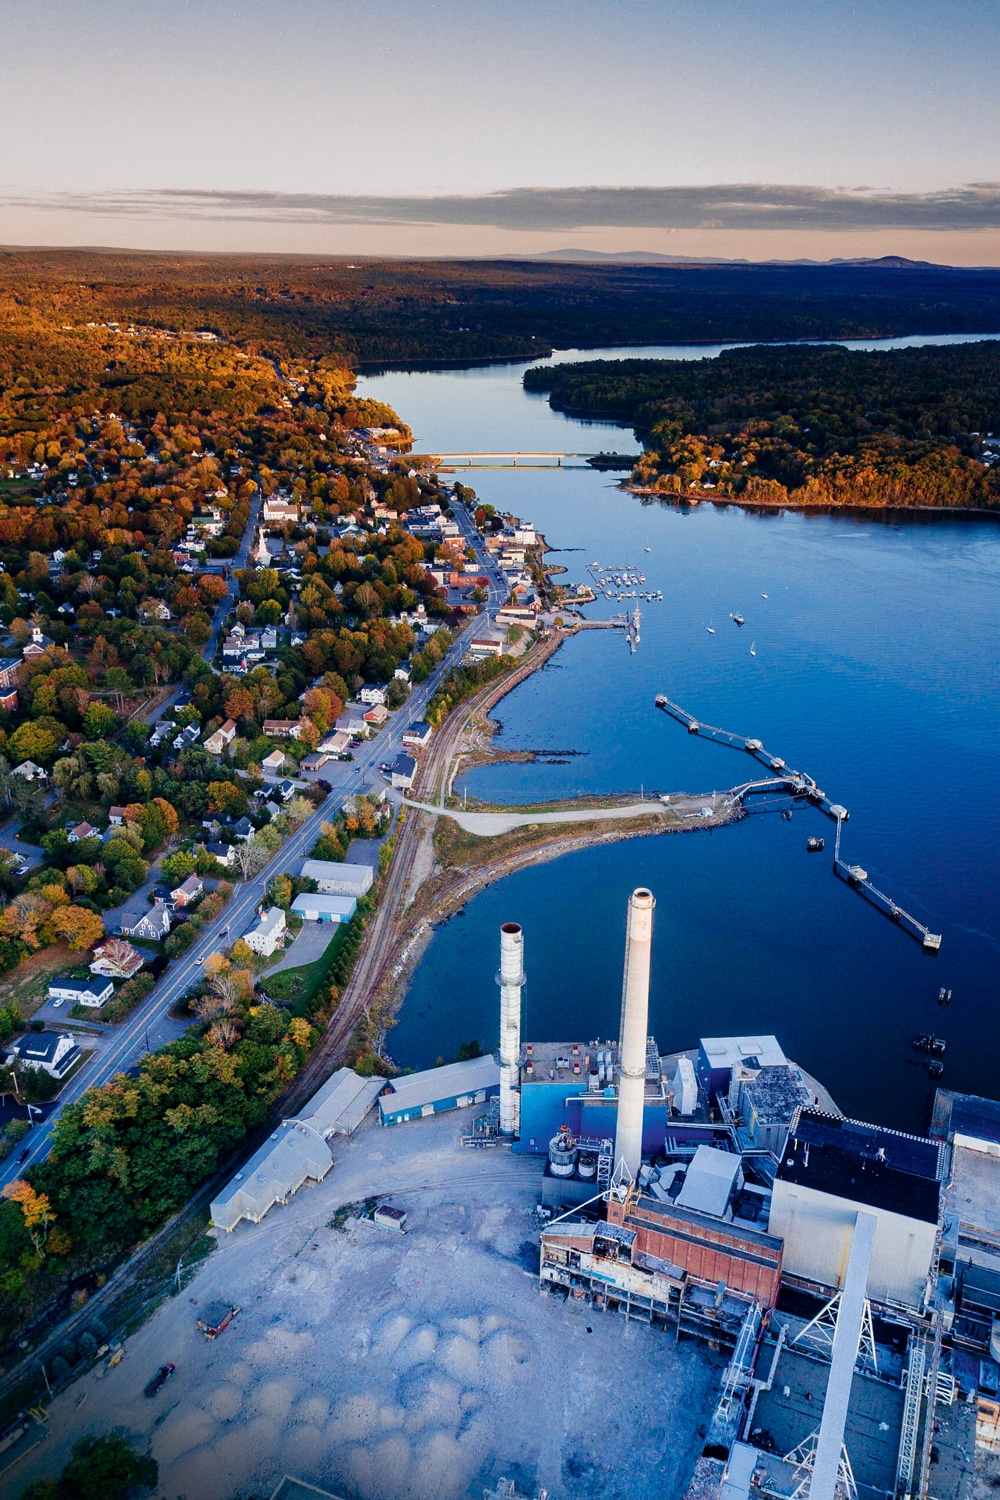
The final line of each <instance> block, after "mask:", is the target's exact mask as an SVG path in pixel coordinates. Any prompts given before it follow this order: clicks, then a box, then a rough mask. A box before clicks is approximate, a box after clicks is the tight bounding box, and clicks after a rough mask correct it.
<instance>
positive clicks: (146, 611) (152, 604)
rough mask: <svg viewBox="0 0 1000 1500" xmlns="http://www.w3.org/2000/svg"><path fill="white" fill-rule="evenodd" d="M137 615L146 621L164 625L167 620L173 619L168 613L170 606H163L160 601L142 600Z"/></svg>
mask: <svg viewBox="0 0 1000 1500" xmlns="http://www.w3.org/2000/svg"><path fill="white" fill-rule="evenodd" d="M139 613H140V614H141V615H142V616H143V618H144V619H146V620H160V621H162V622H163V623H164V624H165V623H166V622H167V620H170V619H172V618H173V616H172V615H171V613H170V606H169V605H167V604H164V602H163V600H162V599H144V600H143V602H142V605H141V606H140V609H139Z"/></svg>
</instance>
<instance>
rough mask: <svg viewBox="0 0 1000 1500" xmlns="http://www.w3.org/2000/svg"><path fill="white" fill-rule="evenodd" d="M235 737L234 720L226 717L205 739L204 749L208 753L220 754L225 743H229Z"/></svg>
mask: <svg viewBox="0 0 1000 1500" xmlns="http://www.w3.org/2000/svg"><path fill="white" fill-rule="evenodd" d="M235 738H236V721H235V719H227V720H226V722H225V723H224V724H220V725H219V727H218V729H217V730H216V731H215V733H214V734H210V735H209V737H208V739H207V740H206V741H205V749H206V750H207V751H208V753H209V755H221V754H222V752H223V750H225V748H226V746H227V745H231V744H232V743H233V740H234V739H235Z"/></svg>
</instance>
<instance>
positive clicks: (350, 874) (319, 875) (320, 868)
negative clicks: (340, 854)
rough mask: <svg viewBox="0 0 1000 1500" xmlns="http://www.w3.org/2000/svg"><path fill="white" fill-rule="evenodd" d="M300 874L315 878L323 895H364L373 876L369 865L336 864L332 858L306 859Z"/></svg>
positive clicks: (370, 884) (310, 878)
mask: <svg viewBox="0 0 1000 1500" xmlns="http://www.w3.org/2000/svg"><path fill="white" fill-rule="evenodd" d="M302 874H303V875H304V877H305V878H306V879H307V880H315V882H316V885H317V887H318V889H319V892H320V895H323V896H355V897H359V896H364V895H365V894H366V892H368V891H370V890H371V887H372V881H373V880H374V878H375V871H374V870H373V869H372V867H371V865H345V864H338V863H337V861H336V860H332V859H307V860H306V861H305V862H304V863H303V866H302Z"/></svg>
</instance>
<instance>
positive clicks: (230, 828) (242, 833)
mask: <svg viewBox="0 0 1000 1500" xmlns="http://www.w3.org/2000/svg"><path fill="white" fill-rule="evenodd" d="M226 832H227V833H228V834H230V836H231V837H232V838H234V839H252V838H253V836H254V834H255V833H256V832H257V830H256V828H255V827H254V826H253V824H252V823H251V821H250V819H249V818H240V819H239V821H238V822H236V823H229V824H228V825H227V827H226Z"/></svg>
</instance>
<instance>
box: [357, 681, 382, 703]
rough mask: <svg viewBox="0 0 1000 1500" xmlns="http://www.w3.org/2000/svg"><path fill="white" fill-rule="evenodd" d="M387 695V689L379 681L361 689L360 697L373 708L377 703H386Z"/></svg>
mask: <svg viewBox="0 0 1000 1500" xmlns="http://www.w3.org/2000/svg"><path fill="white" fill-rule="evenodd" d="M386 695H387V690H386V689H385V688H384V687H382V686H381V685H380V684H379V683H369V684H368V685H367V686H366V687H363V688H362V689H361V691H360V693H359V694H358V697H359V699H360V700H361V702H362V703H367V705H368V707H369V708H371V707H373V705H374V704H376V703H381V704H384V703H385V700H386Z"/></svg>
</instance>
